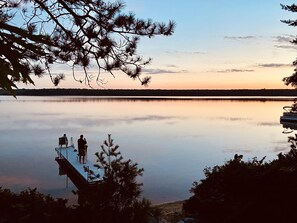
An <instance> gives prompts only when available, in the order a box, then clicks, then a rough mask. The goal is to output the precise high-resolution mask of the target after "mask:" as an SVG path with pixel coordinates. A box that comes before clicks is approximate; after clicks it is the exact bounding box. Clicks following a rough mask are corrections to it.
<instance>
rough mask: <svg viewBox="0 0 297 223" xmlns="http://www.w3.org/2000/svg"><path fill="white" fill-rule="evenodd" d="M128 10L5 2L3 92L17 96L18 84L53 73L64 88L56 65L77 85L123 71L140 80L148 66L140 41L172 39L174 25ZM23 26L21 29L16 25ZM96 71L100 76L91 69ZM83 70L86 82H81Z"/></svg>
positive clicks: (108, 5) (0, 65) (0, 15)
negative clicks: (77, 73)
mask: <svg viewBox="0 0 297 223" xmlns="http://www.w3.org/2000/svg"><path fill="white" fill-rule="evenodd" d="M124 6H125V4H124V3H122V2H119V1H116V2H109V1H105V0H84V1H83V0H77V1H73V0H63V1H62V0H49V1H46V0H23V1H14V0H6V1H0V44H1V47H0V71H1V73H0V88H3V89H5V90H8V91H10V92H13V89H15V88H17V82H20V81H21V82H24V83H27V84H34V82H33V80H32V78H31V77H30V75H31V74H34V75H36V76H39V77H40V76H42V75H43V74H44V73H46V72H47V73H48V74H49V75H50V77H51V80H52V82H53V83H54V84H55V85H58V83H59V82H60V80H61V79H64V74H58V75H56V74H54V72H53V71H52V65H53V64H61V63H62V64H68V65H70V66H71V67H72V72H73V76H74V79H75V80H77V81H79V82H85V83H86V84H87V85H90V83H91V80H92V78H96V82H97V83H102V79H101V77H100V73H101V72H102V71H105V72H109V73H110V74H111V75H113V76H114V73H113V71H114V70H120V71H122V72H124V73H126V74H127V75H128V76H129V77H131V78H133V79H139V80H140V81H141V83H142V84H144V85H145V84H147V83H148V82H149V80H150V78H149V77H145V78H142V79H141V78H140V72H141V69H142V67H143V66H144V65H146V64H148V63H149V62H150V60H151V59H148V60H143V59H142V57H140V56H139V55H137V53H136V49H137V44H138V41H139V37H140V36H147V37H153V36H155V35H165V36H167V35H171V34H172V33H173V30H174V26H175V24H174V22H172V21H169V23H168V24H167V25H166V24H164V23H155V22H152V20H150V19H148V20H143V19H137V18H135V15H134V14H133V13H123V12H122V10H123V8H124ZM16 24H17V25H16ZM92 65H95V66H97V67H98V74H97V76H95V77H92V75H91V74H89V73H88V69H89V68H90V67H91V66H92ZM76 68H82V69H83V71H84V74H85V75H84V78H82V79H76V78H75V69H76Z"/></svg>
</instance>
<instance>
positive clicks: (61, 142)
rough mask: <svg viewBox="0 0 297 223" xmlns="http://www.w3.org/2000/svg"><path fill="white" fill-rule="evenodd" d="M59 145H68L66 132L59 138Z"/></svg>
mask: <svg viewBox="0 0 297 223" xmlns="http://www.w3.org/2000/svg"><path fill="white" fill-rule="evenodd" d="M59 145H60V147H62V146H63V145H65V146H66V147H68V139H67V136H66V134H64V135H63V136H62V137H60V138H59Z"/></svg>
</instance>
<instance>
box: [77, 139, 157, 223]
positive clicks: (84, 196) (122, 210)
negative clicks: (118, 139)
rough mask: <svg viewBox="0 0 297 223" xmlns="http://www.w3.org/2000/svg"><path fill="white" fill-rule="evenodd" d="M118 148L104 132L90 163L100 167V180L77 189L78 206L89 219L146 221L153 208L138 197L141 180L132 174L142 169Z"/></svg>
mask: <svg viewBox="0 0 297 223" xmlns="http://www.w3.org/2000/svg"><path fill="white" fill-rule="evenodd" d="M118 148H119V146H118V145H115V144H114V141H113V139H112V138H111V135H108V139H107V140H105V141H104V142H103V145H101V151H100V152H97V153H96V154H95V155H96V157H97V163H96V164H95V165H94V166H96V167H97V168H100V169H102V170H103V171H104V175H103V180H102V181H101V182H100V183H98V185H97V186H96V188H95V189H94V190H92V191H89V190H80V191H78V193H79V196H80V198H81V201H82V202H81V203H80V208H81V209H82V212H84V213H88V212H89V213H90V214H89V215H87V216H89V219H88V221H90V222H100V220H101V221H104V222H112V223H117V222H121V223H122V222H127V223H128V222H129V223H133V222H135V223H136V222H147V221H148V219H149V218H150V217H151V216H153V214H152V213H156V212H155V211H153V208H152V207H151V204H150V202H149V201H148V200H146V199H144V198H143V199H141V198H140V194H141V186H142V184H140V183H138V182H137V181H136V180H137V179H136V178H137V177H139V176H141V175H142V173H143V169H139V168H138V164H137V163H133V162H132V161H131V160H124V159H123V157H122V155H121V153H120V152H119V151H118ZM155 217H156V216H155Z"/></svg>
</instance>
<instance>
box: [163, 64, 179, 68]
mask: <svg viewBox="0 0 297 223" xmlns="http://www.w3.org/2000/svg"><path fill="white" fill-rule="evenodd" d="M166 66H167V67H173V68H177V67H178V66H176V65H174V64H167V65H166Z"/></svg>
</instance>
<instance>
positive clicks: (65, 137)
mask: <svg viewBox="0 0 297 223" xmlns="http://www.w3.org/2000/svg"><path fill="white" fill-rule="evenodd" d="M63 138H64V140H65V145H66V147H68V139H67V136H66V134H64V135H63Z"/></svg>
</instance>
